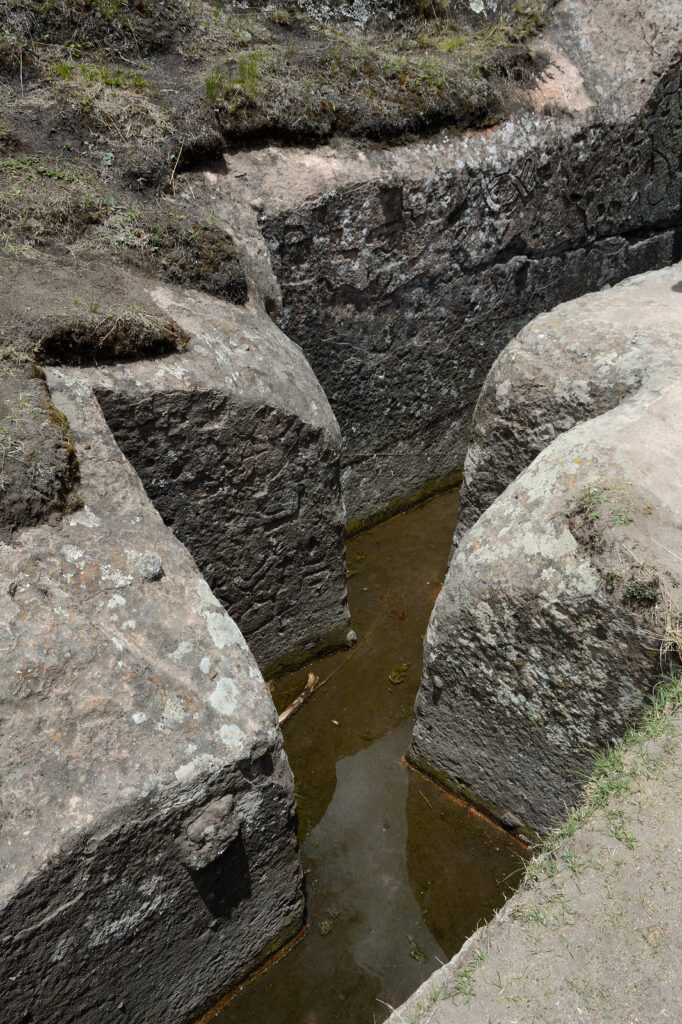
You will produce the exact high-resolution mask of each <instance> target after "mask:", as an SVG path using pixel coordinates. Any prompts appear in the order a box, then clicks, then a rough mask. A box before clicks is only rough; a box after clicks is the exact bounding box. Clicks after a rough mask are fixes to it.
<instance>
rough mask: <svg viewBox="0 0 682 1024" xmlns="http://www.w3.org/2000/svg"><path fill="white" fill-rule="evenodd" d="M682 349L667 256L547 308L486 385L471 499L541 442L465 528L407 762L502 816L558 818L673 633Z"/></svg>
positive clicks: (681, 522)
mask: <svg viewBox="0 0 682 1024" xmlns="http://www.w3.org/2000/svg"><path fill="white" fill-rule="evenodd" d="M681 343H682V270H681V269H680V268H679V266H678V267H673V268H671V269H669V270H665V271H660V272H658V273H653V274H647V275H642V276H641V277H638V278H635V279H634V280H631V281H628V282H626V283H624V284H622V285H619V286H618V287H615V288H613V289H611V290H607V291H605V292H601V293H596V294H593V295H590V296H587V297H585V298H583V299H579V300H575V301H573V302H569V303H567V304H565V305H563V306H559V307H558V308H557V309H555V310H553V311H552V313H550V314H547V315H546V316H543V317H540V318H538V319H537V320H536V321H534V322H533V323H532V324H531V325H530V326H529V327H528V328H527V329H526V330H525V331H523V332H522V333H521V335H520V336H519V337H518V338H517V339H515V341H514V342H512V344H511V345H510V346H509V348H508V349H507V350H506V351H505V353H504V355H503V356H502V357H501V359H500V361H499V363H498V364H497V365H496V366H495V368H494V369H493V372H492V374H491V379H490V381H489V383H488V384H486V387H485V389H484V393H483V396H482V399H481V404H480V406H479V413H480V415H479V418H478V420H477V423H478V427H479V429H478V430H477V436H476V454H475V457H474V458H473V459H472V460H471V462H470V470H471V472H470V475H469V477H468V482H467V490H468V492H469V495H470V498H469V501H470V504H469V508H473V507H474V505H475V504H476V502H478V503H479V504H484V503H485V502H486V501H487V500H488V498H489V497H490V496H492V494H493V492H494V490H495V488H496V487H497V486H498V483H493V480H494V479H495V478H496V473H497V471H498V467H499V477H500V480H499V483H501V484H502V485H503V484H504V480H505V478H506V476H508V475H509V474H510V473H512V472H513V471H514V469H515V468H517V469H523V466H524V465H526V463H527V462H528V461H529V460H530V459H532V458H533V454H534V453H535V451H537V449H538V447H542V444H543V442H544V444H545V445H546V447H544V449H543V450H542V451H541V452H540V454H538V455H536V457H535V459H534V460H533V461H531V462H530V465H527V468H525V469H523V471H522V472H521V473H520V475H519V476H517V477H516V479H515V480H513V482H512V483H510V484H509V485H508V486H507V487H506V489H505V490H504V491H503V493H502V494H500V495H499V497H497V498H496V499H495V500H494V501H493V503H492V504H491V505H490V507H489V508H487V510H486V511H484V512H483V514H482V515H481V517H480V519H478V521H477V522H476V523H475V524H474V525H473V526H472V527H471V528H470V529H469V531H468V532H466V533H464V535H463V536H462V537H461V538H460V541H459V545H458V547H457V549H456V552H455V554H454V556H453V558H452V560H451V563H450V567H449V570H448V575H447V579H446V581H445V585H444V587H443V590H442V592H441V594H440V595H439V597H438V599H437V601H436V605H435V608H434V611H433V614H432V617H431V622H430V624H429V629H428V632H427V636H426V641H425V650H424V672H423V678H422V684H421V687H420V690H419V694H418V697H417V702H416V709H415V710H416V721H415V727H414V733H413V738H412V744H411V748H410V757H411V759H412V761H413V762H414V763H416V764H418V765H419V766H420V767H421V768H422V769H423V770H425V771H427V772H429V773H430V774H432V775H434V776H436V777H437V778H439V779H440V780H441V781H442V782H443V783H445V784H446V785H448V786H450V787H452V788H453V789H456V790H458V791H460V792H463V793H465V794H466V795H468V796H469V797H471V799H473V800H474V801H475V802H476V803H477V804H479V805H482V806H484V807H486V808H487V809H488V810H489V811H491V812H492V813H493V814H494V815H495V816H497V817H498V818H500V819H502V818H504V816H505V815H509V814H512V815H514V816H515V817H516V818H518V819H519V820H520V821H521V822H522V823H524V824H525V825H526V826H527V827H529V828H531V829H534V830H536V831H544V830H546V829H548V828H550V827H551V826H552V825H554V824H556V823H557V821H559V820H560V818H561V817H562V816H563V814H564V811H565V807H566V806H567V805H571V804H573V803H574V802H575V801H576V799H577V797H578V794H579V792H580V788H581V785H582V780H583V779H584V777H585V776H586V775H587V774H589V772H590V767H591V764H592V758H593V756H594V753H595V751H597V750H598V749H600V748H601V747H603V746H604V745H605V744H607V743H609V742H610V741H612V740H614V739H615V738H616V737H618V736H621V735H623V733H624V732H625V731H626V730H627V728H628V727H629V726H630V725H631V724H633V723H634V722H636V721H637V718H638V715H639V713H640V708H641V705H642V700H643V697H644V695H645V694H646V693H647V692H648V691H650V689H651V687H652V686H653V684H654V683H655V680H656V678H657V675H658V672H659V671H660V668H661V664H663V665H665V660H666V655H667V654H668V653H670V652H671V651H672V650H673V649H674V648H675V646H676V643H677V642H678V641H679V637H680V607H681V604H682V601H681V597H680V595H681V593H682V592H681V591H680V589H679V588H680V583H681V582H682V569H681V566H680V559H679V550H680V531H682V483H681V482H680V481H681V480H682V474H680V467H681V466H682V418H681V410H682V356H681V353H682V345H681ZM581 419H582V422H576V421H579V420H581ZM485 424H487V425H488V430H489V434H486V428H485ZM505 424H506V426H505ZM573 424H575V425H573ZM561 431H563V433H562V432H561ZM556 435H558V436H556ZM515 438H516V440H517V443H516V444H515V443H514V439H515ZM552 438H554V439H553V440H552ZM500 439H502V440H500ZM493 451H497V452H499V455H498V456H495V455H493ZM496 459H497V461H496ZM477 467H479V468H478V469H477Z"/></svg>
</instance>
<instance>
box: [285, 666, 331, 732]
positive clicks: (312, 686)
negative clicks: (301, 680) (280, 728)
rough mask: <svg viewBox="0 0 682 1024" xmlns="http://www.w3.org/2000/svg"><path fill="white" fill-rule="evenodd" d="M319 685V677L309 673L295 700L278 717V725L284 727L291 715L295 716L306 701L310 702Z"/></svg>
mask: <svg viewBox="0 0 682 1024" xmlns="http://www.w3.org/2000/svg"><path fill="white" fill-rule="evenodd" d="M324 682H325V683H326V682H327V680H326V679H325V680H324ZM319 685H320V677H319V676H316V675H315V673H314V672H310V673H309V674H308V682H307V683H306V684H305V686H304V687H303V689H302V690H301V692H300V693H299V695H298V697H297V698H296V700H294V701H292V702H291V704H290V705H289V707H288V708H286V709H285V710H284V711H283V712H282V714H281V715H280V716H279V724H280V725H284V723H285V722H287V721H288V720H289V719H290V718H291V716H292V715H295V714H296V712H297V711H298V709H299V708H300V707H303V705H304V704H305V702H306V701H307V700H310V698H311V697H312V695H313V693H314V692H315V690H316V689H317V687H318V686H319Z"/></svg>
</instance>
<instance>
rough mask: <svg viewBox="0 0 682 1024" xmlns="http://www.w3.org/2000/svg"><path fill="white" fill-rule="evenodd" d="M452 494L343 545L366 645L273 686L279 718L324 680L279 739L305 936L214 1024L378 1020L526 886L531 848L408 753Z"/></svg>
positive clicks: (368, 1023) (451, 519)
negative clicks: (309, 683) (292, 783)
mask: <svg viewBox="0 0 682 1024" xmlns="http://www.w3.org/2000/svg"><path fill="white" fill-rule="evenodd" d="M457 501H458V495H457V493H456V492H450V493H447V494H444V495H440V496H439V497H436V498H433V499H432V500H431V501H430V502H428V503H426V504H424V505H421V506H419V507H417V508H414V509H411V510H410V511H408V512H405V513H403V514H402V515H399V516H396V517H395V518H394V519H391V520H389V521H388V522H386V523H383V524H381V525H380V526H377V527H375V528H374V529H373V530H370V531H368V532H367V533H364V534H361V535H360V536H358V537H356V538H354V539H353V540H351V541H350V542H349V544H348V551H347V563H348V577H349V579H348V590H349V601H350V608H351V616H352V626H353V628H354V629H355V631H356V633H357V635H358V644H357V647H355V648H354V649H353V651H352V652H348V651H343V652H340V653H338V654H336V655H333V656H331V657H327V658H323V659H320V660H319V661H317V662H315V663H313V664H311V665H307V666H306V667H305V668H304V669H302V670H301V671H299V672H296V673H292V674H290V675H288V676H285V677H283V678H281V679H280V680H278V682H277V683H276V685H275V686H274V687H273V697H274V699H275V703H276V705H277V707H278V710H280V711H281V710H283V709H284V708H285V707H287V706H288V705H289V704H290V703H291V701H292V700H293V699H294V697H296V696H297V694H298V693H299V692H300V691H301V689H302V688H303V685H304V684H305V682H306V680H307V678H308V673H309V672H314V673H315V674H316V675H318V676H319V677H320V679H328V682H326V683H325V684H324V685H323V686H322V687H321V688H320V689H318V690H317V691H316V692H315V693H314V694H313V696H312V698H311V699H310V700H309V701H308V703H307V704H305V705H304V706H303V707H302V708H301V710H300V711H299V712H298V713H297V714H296V715H295V716H294V717H292V718H291V719H290V720H289V721H288V722H287V723H286V724H285V726H284V730H283V731H284V741H285V745H286V749H287V753H288V756H289V760H290V763H291V767H292V770H293V772H294V777H295V780H296V794H297V801H298V809H299V840H300V844H301V857H302V861H303V869H304V872H305V880H306V895H307V907H308V923H309V930H308V932H307V934H306V935H305V936H304V937H303V938H302V939H301V940H300V941H299V942H298V943H297V944H296V945H295V946H294V947H293V948H292V949H291V951H290V952H289V953H288V954H287V955H286V956H284V957H282V958H281V959H279V960H278V961H277V962H275V963H274V964H273V965H272V966H271V967H269V968H268V969H267V970H266V971H264V972H261V973H260V974H258V975H257V976H256V977H255V979H253V980H251V981H249V982H247V983H246V984H245V985H243V986H242V987H241V988H240V989H238V990H237V991H236V992H235V993H234V994H233V995H232V996H231V997H230V998H229V1002H227V1004H226V1005H223V1006H222V1007H220V1008H218V1009H216V1010H215V1011H213V1012H212V1013H211V1014H209V1015H208V1017H207V1018H205V1021H210V1022H211V1024H341V1022H343V1024H375V1022H377V1024H378V1022H379V1021H382V1020H385V1018H386V1017H387V1016H388V1014H389V1012H390V1011H389V1009H388V1006H389V1005H390V1006H398V1005H399V1004H400V1003H401V1002H402V1001H403V1000H404V999H405V998H406V997H407V996H408V995H409V994H410V993H411V992H412V991H414V989H415V988H417V986H418V985H419V984H420V983H421V982H422V981H423V980H424V979H425V978H426V977H428V975H429V974H430V973H431V972H432V971H434V970H435V969H436V968H437V967H438V966H439V964H440V963H443V962H445V961H446V960H448V959H449V958H450V957H451V956H452V955H453V954H454V953H455V952H456V951H457V950H458V949H459V947H460V946H461V944H462V942H463V941H464V939H465V938H467V936H468V935H470V934H471V933H472V932H473V931H474V930H475V929H476V927H477V925H478V924H479V923H481V922H482V921H484V920H485V919H487V918H489V917H490V916H491V915H492V914H493V912H494V911H495V909H496V908H498V907H500V906H501V904H502V903H503V902H504V900H505V898H506V896H507V895H508V894H509V892H510V891H511V890H512V889H513V888H514V886H515V883H516V882H517V881H518V879H519V868H520V867H521V865H522V860H523V858H524V856H525V851H524V848H523V847H522V846H521V845H520V844H519V843H518V842H517V841H516V840H514V839H513V838H512V837H511V836H509V835H508V834H507V833H506V832H504V831H503V830H501V829H498V828H497V827H495V826H494V825H493V824H491V823H490V822H489V821H487V820H486V819H485V818H483V817H482V816H480V815H478V814H477V813H476V812H473V811H472V810H470V809H469V808H467V807H465V806H463V805H462V804H461V803H460V802H458V801H457V800H456V799H455V798H453V797H452V796H449V795H448V794H446V793H445V792H443V791H442V790H441V789H440V788H439V787H438V786H436V785H435V784H433V783H432V782H431V781H430V780H428V779H426V778H425V777H424V776H422V775H420V774H418V773H416V772H414V771H413V770H411V769H409V768H408V767H407V766H406V764H405V762H404V760H403V755H404V753H405V751H406V749H407V747H408V744H409V739H410V732H411V728H412V708H413V704H414V698H415V695H416V692H417V688H418V686H419V679H420V674H421V658H422V643H423V637H424V632H425V630H426V627H427V624H428V619H429V615H430V613H431V609H432V607H433V603H434V601H435V599H436V596H437V594H438V591H439V589H440V586H441V584H442V581H443V578H444V575H445V571H446V568H447V560H448V553H449V550H450V544H451V540H452V534H453V531H454V526H455V520H456V516H457Z"/></svg>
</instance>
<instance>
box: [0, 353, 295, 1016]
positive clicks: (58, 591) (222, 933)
mask: <svg viewBox="0 0 682 1024" xmlns="http://www.w3.org/2000/svg"><path fill="white" fill-rule="evenodd" d="M48 380H49V383H50V384H51V387H52V395H53V399H54V401H55V403H56V404H57V406H58V408H59V409H60V411H61V412H62V413H64V414H65V415H66V416H67V417H68V419H69V422H70V426H71V431H72V436H73V440H74V443H75V445H76V447H77V449H78V452H79V456H80V468H81V483H80V494H81V496H82V499H83V502H84V504H83V507H82V508H81V509H80V510H79V511H77V512H76V513H74V514H71V515H67V516H65V517H64V518H62V519H61V520H60V521H59V522H55V523H54V524H52V525H47V524H44V525H41V526H37V527H34V528H32V529H25V530H20V531H17V532H16V533H14V534H13V535H12V539H11V543H9V544H0V580H2V585H1V589H0V649H1V650H2V652H3V653H2V666H1V671H0V687H1V690H0V712H1V717H2V740H1V747H2V763H3V777H2V790H1V796H2V833H1V838H0V936H1V941H2V957H0V991H1V992H2V1007H3V1010H2V1013H0V1016H2V1019H3V1020H6V1021H7V1022H8V1024H10V1022H11V1024H15V1022H18V1021H22V1020H35V1021H40V1024H68V1022H74V1024H75V1022H76V1021H77V1022H78V1024H108V1022H113V1021H120V1020H121V1019H122V1013H121V1007H123V1009H124V1011H125V1013H124V1016H125V1017H126V1019H133V1018H134V1019H135V1020H145V1021H147V1022H149V1024H167V1022H168V1021H180V1020H183V1019H185V1018H186V1017H188V1016H189V1014H190V1013H191V1012H193V1011H195V1010H197V1009H199V1008H200V1007H201V1006H202V1005H203V1004H205V1002H206V1001H207V1000H208V999H210V998H211V997H212V996H215V995H216V994H217V993H218V992H219V991H220V990H221V989H224V988H227V987H229V986H232V985H234V984H235V983H236V982H237V981H238V980H239V979H240V978H241V977H243V976H244V974H245V973H247V972H248V971H249V970H250V969H251V968H252V967H253V966H254V965H255V964H257V963H259V962H260V961H261V960H262V959H264V958H265V957H266V956H267V955H268V952H269V951H271V950H272V949H274V948H276V947H277V946H279V945H280V944H281V943H282V942H284V941H286V940H287V939H288V938H290V937H291V936H292V935H293V934H295V932H296V931H297V930H298V929H299V927H300V925H301V921H302V915H303V896H302V885H301V883H302V878H301V870H300V864H299V860H298V856H297V846H296V829H295V803H294V794H293V780H292V777H291V773H290V770H289V766H288V763H287V759H286V756H285V754H284V752H283V749H282V739H281V734H280V731H279V728H278V724H277V716H276V713H275V709H274V707H273V705H272V701H271V698H270V695H269V693H268V690H267V687H266V686H265V684H264V681H263V678H262V676H261V673H260V672H259V670H258V667H257V665H256V663H255V661H254V659H253V656H252V655H251V653H250V652H249V650H248V648H247V646H246V643H245V641H244V639H243V637H242V635H241V633H240V632H239V630H238V628H237V627H236V625H235V624H234V622H233V621H232V620H231V619H230V618H229V617H228V615H227V614H226V613H225V611H224V609H223V608H222V607H221V605H220V603H219V602H218V601H217V600H216V598H215V597H214V596H213V594H212V593H211V591H210V589H209V587H208V586H207V584H206V582H205V581H204V580H203V579H202V578H201V576H200V575H199V573H198V572H197V569H196V566H195V564H194V562H193V561H192V558H191V557H190V555H189V554H188V553H187V551H186V549H185V548H184V547H183V546H182V545H181V544H180V543H179V542H178V541H177V540H176V539H174V537H173V536H172V534H171V533H170V531H169V530H168V529H167V528H166V527H165V526H164V525H163V523H162V521H161V518H160V516H159V515H158V513H157V512H156V511H155V510H154V509H153V507H152V506H151V504H150V502H149V500H148V498H147V496H146V495H145V493H144V490H143V488H142V485H141V483H140V481H139V479H138V477H137V476H136V475H135V473H134V472H133V470H132V469H131V467H130V465H129V464H128V462H127V461H126V460H125V458H124V457H123V455H122V454H121V452H120V450H119V449H118V447H117V446H116V444H115V442H114V440H113V438H112V436H111V434H110V432H109V430H108V428H107V426H106V424H105V422H104V419H103V417H102V414H101V412H100V410H99V407H98V405H97V402H96V401H95V399H94V397H93V395H92V392H91V390H90V388H89V386H87V384H86V383H84V381H83V380H82V379H81V380H78V379H74V380H70V377H69V375H68V374H67V373H65V372H63V371H60V370H50V371H49V377H48Z"/></svg>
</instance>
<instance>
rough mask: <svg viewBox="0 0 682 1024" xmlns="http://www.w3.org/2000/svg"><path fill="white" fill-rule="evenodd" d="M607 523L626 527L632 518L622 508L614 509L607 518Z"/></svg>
mask: <svg viewBox="0 0 682 1024" xmlns="http://www.w3.org/2000/svg"><path fill="white" fill-rule="evenodd" d="M609 522H610V523H617V524H618V525H619V526H627V525H628V524H629V523H631V522H632V516H629V515H628V514H627V512H625V511H624V510H623V509H622V508H614V510H613V512H612V513H611V515H610V516H609Z"/></svg>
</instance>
